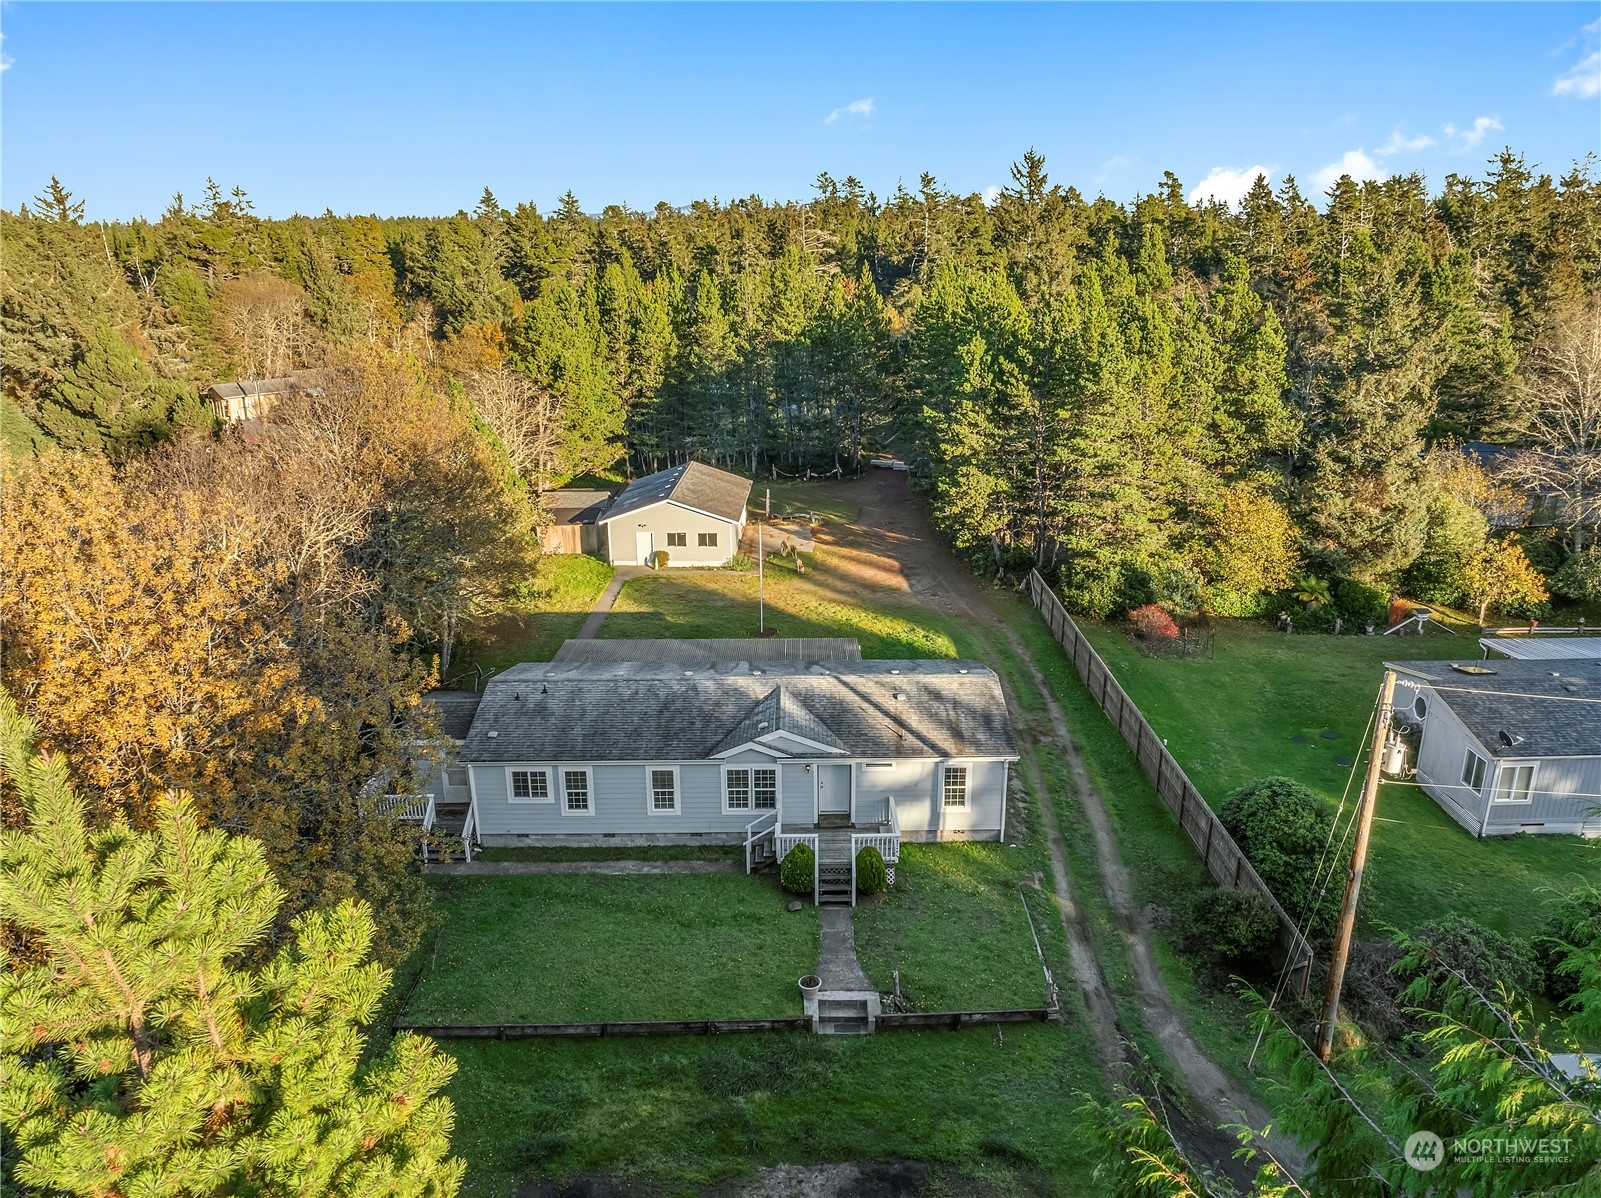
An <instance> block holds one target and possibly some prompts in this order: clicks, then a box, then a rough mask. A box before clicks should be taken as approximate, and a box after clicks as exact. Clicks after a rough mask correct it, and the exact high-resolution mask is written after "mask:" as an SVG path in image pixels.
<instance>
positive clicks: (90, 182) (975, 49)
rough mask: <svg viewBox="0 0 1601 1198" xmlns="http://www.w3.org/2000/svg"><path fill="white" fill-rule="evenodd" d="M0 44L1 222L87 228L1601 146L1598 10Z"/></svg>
mask: <svg viewBox="0 0 1601 1198" xmlns="http://www.w3.org/2000/svg"><path fill="white" fill-rule="evenodd" d="M0 29H3V32H4V43H3V50H4V54H5V58H6V60H7V64H8V65H7V67H6V69H5V71H4V73H3V74H0V103H3V107H0V145H3V161H0V203H3V204H4V206H5V207H7V208H11V209H15V207H16V206H17V204H18V203H19V202H23V201H25V200H27V199H28V198H29V197H30V196H32V195H33V194H34V193H35V192H37V191H38V190H39V189H40V188H41V187H42V185H43V184H44V183H45V182H46V181H47V180H48V179H49V177H50V175H51V174H52V173H55V174H57V175H59V176H60V177H61V179H62V181H63V182H64V183H66V184H67V186H68V187H70V188H72V190H73V191H75V192H76V193H77V194H78V196H79V197H80V198H82V199H84V200H86V201H87V203H88V211H89V215H90V217H91V218H94V217H126V216H132V215H136V214H141V213H143V214H145V215H149V216H155V215H156V214H157V213H159V211H160V210H161V209H162V208H163V207H164V206H165V204H166V202H167V200H168V199H169V198H170V197H171V195H172V193H173V192H174V191H177V190H182V191H183V193H184V194H185V195H186V196H187V197H189V198H191V199H192V198H195V197H197V196H198V195H199V193H200V191H201V190H202V188H203V186H204V183H205V179H206V177H207V176H208V175H210V176H214V177H215V178H216V179H217V181H218V182H219V183H221V184H222V185H223V187H224V188H225V189H226V188H231V187H233V186H234V185H235V184H239V185H242V186H243V187H244V188H245V189H246V190H247V191H248V192H249V193H250V195H251V197H252V198H253V199H254V200H255V203H256V206H257V210H258V211H259V212H261V213H263V214H264V215H272V216H284V215H288V214H289V213H291V212H296V211H299V212H321V211H322V210H323V209H324V208H332V209H333V210H334V211H336V212H341V213H343V212H376V213H379V214H384V215H388V214H401V213H418V214H435V213H446V212H453V211H455V210H457V209H458V208H471V207H472V205H473V204H474V203H475V202H476V200H477V198H478V196H479V194H480V193H481V191H482V190H483V188H484V186H485V185H486V184H487V185H488V186H490V187H492V188H493V189H494V191H495V194H496V196H497V197H499V199H500V201H501V202H502V203H503V204H506V205H508V206H510V205H512V204H514V203H516V202H518V201H521V200H532V201H534V202H535V203H537V204H539V205H540V207H541V208H542V209H547V208H549V207H550V206H551V205H552V204H553V203H554V201H555V199H556V197H557V196H558V195H560V194H561V193H562V192H563V191H565V190H566V189H567V188H569V187H570V188H572V189H573V190H574V191H575V192H576V193H577V194H578V197H579V199H580V200H581V201H582V202H583V205H584V207H585V209H586V210H589V211H599V210H600V208H601V207H603V206H604V205H606V204H608V203H627V204H630V205H632V206H634V207H636V208H648V207H651V206H653V205H654V204H655V203H656V202H657V201H659V200H665V201H667V202H668V203H671V204H683V203H687V202H689V201H691V200H694V199H699V198H709V197H712V196H717V197H721V198H723V199H728V198H730V197H736V196H745V195H750V194H752V193H757V194H761V195H764V196H767V197H770V198H780V199H786V198H803V197H805V196H807V195H809V194H810V193H811V182H812V180H813V179H814V178H815V177H816V175H817V173H818V172H819V171H823V170H826V171H829V172H830V173H831V174H833V175H834V176H835V177H836V178H839V179H843V178H844V177H845V176H846V175H849V174H855V175H856V176H857V177H858V178H860V179H861V180H862V181H863V183H864V184H866V185H867V186H868V187H869V188H871V189H873V190H875V191H877V192H878V193H879V194H880V195H885V194H887V193H889V192H891V191H892V190H893V189H894V187H895V184H896V182H897V180H904V181H905V182H906V184H907V186H908V187H909V188H915V187H916V182H917V177H918V174H919V173H920V172H922V171H925V170H927V171H932V172H934V174H936V175H937V176H938V177H939V178H940V180H941V181H942V182H943V183H945V184H946V185H947V186H949V187H952V188H954V189H956V190H959V191H963V192H968V191H985V190H988V189H990V188H994V187H998V186H1000V185H1003V184H1005V183H1006V182H1007V167H1008V165H1009V164H1010V163H1011V162H1012V161H1013V160H1014V159H1016V158H1017V157H1018V156H1019V155H1020V154H1021V153H1022V152H1023V150H1025V149H1026V148H1028V147H1029V146H1034V147H1036V148H1037V149H1038V150H1039V151H1040V152H1041V153H1043V154H1044V155H1045V156H1046V159H1047V165H1048V169H1049V170H1050V172H1051V175H1052V177H1053V178H1054V179H1056V180H1057V181H1059V182H1066V183H1073V184H1075V185H1077V186H1078V187H1079V188H1080V189H1082V190H1083V191H1085V192H1086V193H1087V194H1091V195H1093V194H1094V193H1096V192H1098V191H1104V192H1105V193H1106V194H1107V195H1108V196H1111V197H1112V198H1114V199H1120V200H1121V199H1127V198H1130V197H1132V196H1135V195H1137V194H1141V193H1143V192H1146V191H1149V190H1150V189H1151V188H1152V187H1153V186H1154V185H1155V183H1156V181H1157V180H1158V179H1159V178H1160V177H1161V172H1162V171H1163V170H1164V169H1168V170H1172V171H1174V172H1175V173H1176V174H1177V175H1178V176H1179V178H1180V179H1181V180H1183V182H1184V184H1185V186H1186V188H1187V189H1188V190H1190V191H1192V192H1196V191H1198V190H1204V191H1206V192H1209V193H1212V194H1216V195H1219V196H1222V197H1225V198H1228V197H1232V196H1235V195H1237V194H1238V193H1239V192H1240V191H1241V190H1243V187H1244V186H1245V185H1246V184H1247V183H1248V182H1249V179H1250V178H1251V176H1252V174H1253V173H1254V172H1252V170H1251V168H1264V169H1266V170H1267V171H1268V173H1269V175H1270V177H1271V178H1272V180H1273V181H1274V182H1275V183H1277V182H1278V181H1279V180H1281V179H1282V178H1283V176H1284V175H1285V174H1286V173H1294V174H1295V175H1296V176H1297V178H1298V179H1300V180H1301V181H1302V184H1303V189H1305V190H1309V191H1311V190H1321V189H1322V186H1323V185H1324V184H1325V183H1326V180H1327V179H1328V178H1330V177H1331V176H1330V174H1329V172H1330V171H1334V173H1336V174H1337V173H1338V167H1339V166H1340V165H1341V164H1343V165H1344V166H1346V167H1347V168H1349V169H1350V170H1351V171H1352V173H1353V174H1359V175H1360V174H1385V173H1389V172H1391V171H1410V170H1421V171H1423V172H1424V173H1425V174H1426V175H1427V176H1428V177H1429V179H1430V181H1431V183H1433V184H1435V185H1438V183H1439V182H1440V180H1442V179H1443V178H1444V177H1445V175H1446V174H1447V173H1449V172H1451V171H1457V172H1465V173H1475V172H1478V171H1480V170H1481V169H1482V166H1483V163H1484V159H1485V158H1486V157H1487V156H1488V155H1489V154H1490V153H1491V152H1493V151H1494V150H1496V149H1497V148H1499V147H1500V146H1502V145H1505V144H1511V145H1512V146H1514V147H1516V148H1517V149H1519V150H1521V151H1523V152H1524V153H1526V154H1527V155H1528V156H1529V158H1530V159H1531V160H1532V161H1535V162H1539V163H1543V164H1544V165H1545V166H1546V167H1547V168H1548V169H1550V170H1552V171H1554V172H1556V173H1560V172H1561V171H1562V170H1564V169H1565V168H1566V167H1567V166H1568V164H1570V163H1571V162H1572V161H1573V160H1574V159H1576V158H1579V157H1582V156H1583V155H1584V154H1585V153H1586V152H1588V151H1593V150H1601V99H1598V92H1601V3H1596V2H1595V0H1591V2H1589V3H1571V4H1508V5H1500V4H1465V5H1455V4H1443V3H1442V4H1422V5H1410V4H1394V5H1390V4H1361V5H1335V4H1327V5H1323V4H1265V3H1264V4H1243V5H1233V4H1182V5H1166V4H1155V3H1151V4H1124V5H1059V6H1058V5H1045V4H1030V5H1015V6H1014V5H1000V4H991V5H982V6H972V5H957V4H942V5H932V6H924V5H916V4H892V5H890V4H887V5H851V6H841V5H824V4H814V5H787V4H763V5H748V6H747V5H738V4H718V5H668V4H653V5H630V4H596V5H587V6H566V5H556V4H540V5H516V4H403V5H388V4H378V3H372V4H355V5H344V4H210V5H207V4H182V5H160V4H117V5H82V4H38V3H6V4H5V5H4V7H3V8H0Z"/></svg>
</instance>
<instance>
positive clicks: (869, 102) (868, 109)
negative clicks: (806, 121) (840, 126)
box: [823, 96, 873, 125]
mask: <svg viewBox="0 0 1601 1198" xmlns="http://www.w3.org/2000/svg"><path fill="white" fill-rule="evenodd" d="M872 115H873V97H872V96H868V97H867V99H865V100H852V101H851V102H850V103H849V104H846V105H844V106H843V107H840V108H836V109H834V111H833V112H831V113H829V114H828V115H827V116H826V117H824V118H823V124H825V125H832V124H833V123H834V122H835V121H837V120H839V118H840V117H842V116H859V117H861V118H862V119H863V120H865V119H867V118H868V117H870V116H872Z"/></svg>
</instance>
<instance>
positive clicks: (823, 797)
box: [817, 765, 851, 816]
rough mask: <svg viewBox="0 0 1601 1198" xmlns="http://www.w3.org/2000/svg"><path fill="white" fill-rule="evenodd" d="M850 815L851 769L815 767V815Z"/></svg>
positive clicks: (833, 766)
mask: <svg viewBox="0 0 1601 1198" xmlns="http://www.w3.org/2000/svg"><path fill="white" fill-rule="evenodd" d="M850 813H851V767H850V766H848V765H820V766H818V767H817V814H818V815H819V816H823V815H849V814H850Z"/></svg>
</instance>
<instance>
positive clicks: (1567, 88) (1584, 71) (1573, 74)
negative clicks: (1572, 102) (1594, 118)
mask: <svg viewBox="0 0 1601 1198" xmlns="http://www.w3.org/2000/svg"><path fill="white" fill-rule="evenodd" d="M1585 28H1586V29H1588V28H1589V26H1588V25H1586V26H1585ZM1551 94H1552V95H1553V96H1577V97H1578V98H1579V99H1581V100H1588V99H1590V98H1591V97H1592V96H1601V50H1597V51H1595V52H1594V53H1593V54H1591V55H1590V57H1588V58H1586V59H1585V60H1584V61H1583V62H1581V63H1579V64H1578V65H1577V66H1574V67H1570V68H1569V69H1568V70H1567V71H1566V72H1565V73H1564V74H1561V75H1558V76H1557V79H1556V82H1555V83H1553V84H1552V85H1551Z"/></svg>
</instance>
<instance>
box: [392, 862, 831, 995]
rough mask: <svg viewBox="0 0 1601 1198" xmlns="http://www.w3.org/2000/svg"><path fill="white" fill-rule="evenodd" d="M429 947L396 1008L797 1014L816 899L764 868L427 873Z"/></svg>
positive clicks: (813, 935)
mask: <svg viewBox="0 0 1601 1198" xmlns="http://www.w3.org/2000/svg"><path fill="white" fill-rule="evenodd" d="M431 881H432V882H433V884H434V886H435V889H436V896H437V904H436V905H437V908H438V910H439V913H440V915H441V917H442V921H443V922H442V924H441V926H440V928H439V938H438V942H437V949H436V948H435V947H434V945H433V944H431V943H428V944H425V945H424V947H423V948H422V949H419V950H418V957H417V961H418V962H419V963H421V964H422V966H423V968H424V973H423V976H422V979H421V981H420V982H419V983H418V985H417V988H416V991H415V992H414V993H413V995H412V998H411V1002H410V1003H409V1004H408V1006H407V1009H406V1012H405V1015H404V1017H403V1018H404V1021H405V1022H409V1023H422V1024H429V1023H432V1024H447V1023H540V1022H564V1021H572V1020H608V1019H717V1018H759V1017H764V1016H776V1015H798V1014H800V1011H801V1002H800V992H799V991H798V990H797V989H796V986H795V980H796V979H797V978H799V977H801V975H803V974H807V973H811V972H812V971H813V970H814V969H815V968H816V967H817V910H816V908H815V907H806V908H803V909H802V910H801V911H798V912H790V911H786V910H785V909H784V908H785V902H786V900H787V898H788V896H787V895H785V894H783V893H782V892H781V891H780V890H779V889H778V886H777V884H776V882H775V881H774V880H773V879H772V878H770V877H756V878H751V877H746V876H745V875H744V874H743V873H739V874H667V875H656V876H622V877H618V876H611V875H597V874H516V875H510V876H505V875H502V876H488V877H484V876H479V877H436V878H433V879H431Z"/></svg>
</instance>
